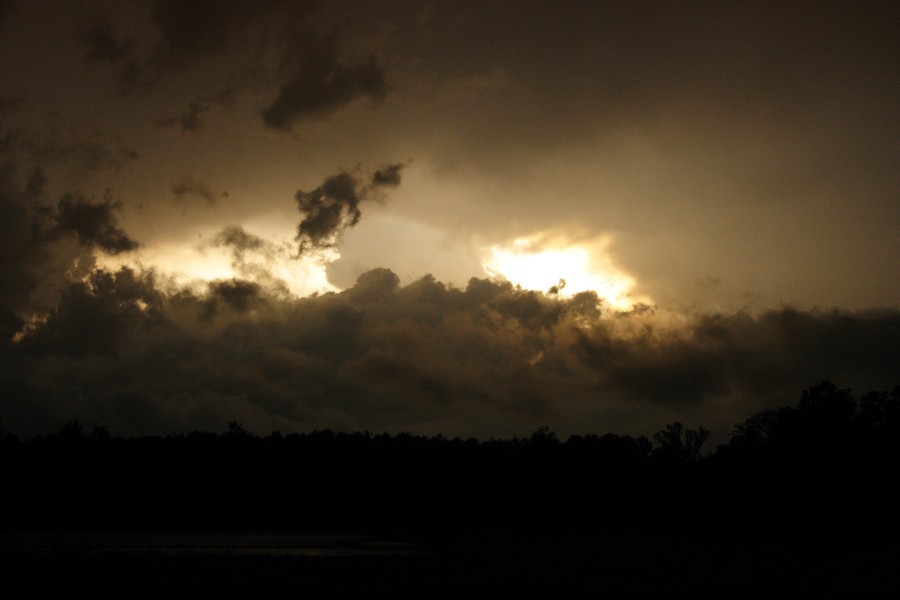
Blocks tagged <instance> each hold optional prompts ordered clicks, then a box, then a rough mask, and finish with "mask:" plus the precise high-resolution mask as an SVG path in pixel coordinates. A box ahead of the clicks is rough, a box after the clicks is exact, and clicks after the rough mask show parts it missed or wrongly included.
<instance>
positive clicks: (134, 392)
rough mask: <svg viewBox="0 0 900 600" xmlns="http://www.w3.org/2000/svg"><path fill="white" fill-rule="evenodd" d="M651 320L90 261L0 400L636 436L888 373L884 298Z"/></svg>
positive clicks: (428, 280)
mask: <svg viewBox="0 0 900 600" xmlns="http://www.w3.org/2000/svg"><path fill="white" fill-rule="evenodd" d="M655 319H657V317H654V316H653V315H652V314H650V313H647V312H643V313H638V312H633V313H627V314H625V313H616V312H614V311H611V310H610V309H609V307H605V306H604V305H603V304H602V303H601V301H600V300H599V299H598V297H597V295H596V294H595V293H591V292H584V293H582V294H578V295H576V296H575V297H573V298H570V299H565V298H560V297H558V296H551V295H547V294H543V293H541V292H534V291H528V290H522V289H518V288H516V287H514V286H512V285H511V284H509V283H504V282H495V281H490V280H485V279H472V280H471V281H470V282H469V284H468V285H467V286H466V287H465V288H455V287H453V286H448V285H445V284H443V283H441V282H439V281H437V280H435V279H434V278H433V277H424V278H422V279H420V280H418V281H415V282H412V283H410V284H408V285H401V284H400V281H399V278H398V277H397V276H396V275H395V274H394V273H392V272H391V271H389V270H387V269H376V270H373V271H370V272H367V273H364V274H363V275H362V276H360V278H359V280H358V281H357V283H356V285H355V286H353V287H352V288H350V289H348V290H346V291H344V292H341V293H331V294H324V295H318V296H312V297H308V298H291V297H285V296H279V295H271V294H269V293H268V292H267V290H266V289H265V288H263V287H261V286H258V285H256V284H254V283H252V282H247V281H242V280H239V279H230V280H222V281H216V282H212V283H210V285H209V286H208V288H207V289H206V290H205V291H197V290H187V289H180V290H172V289H165V290H164V289H163V286H161V285H160V284H158V283H157V281H156V279H155V277H154V275H153V274H152V273H139V272H135V271H133V270H128V269H124V270H120V271H118V272H106V271H96V272H94V273H93V274H92V275H91V277H90V278H88V279H86V280H84V281H79V282H73V283H72V284H71V285H70V287H69V288H68V289H67V290H66V292H65V293H64V294H63V297H62V300H61V301H60V303H59V304H58V306H57V307H56V308H55V309H53V310H52V311H50V312H49V313H48V314H47V315H46V317H45V319H44V320H43V321H42V322H40V323H38V324H36V325H35V326H34V327H33V328H32V329H31V330H30V332H29V333H28V335H26V336H24V337H21V338H20V339H19V340H18V341H16V342H10V341H4V353H5V355H6V356H8V357H11V358H12V359H13V360H14V363H11V364H15V368H12V369H10V370H8V371H7V375H6V377H5V379H4V380H3V382H2V385H3V394H2V400H0V416H2V418H3V419H4V423H5V424H8V427H9V428H10V429H11V430H14V431H15V430H16V429H19V430H21V431H42V430H50V429H56V428H58V427H59V425H60V423H62V422H65V421H66V420H68V419H72V418H77V419H80V420H82V421H84V422H89V423H90V422H101V423H104V424H106V425H108V426H110V427H112V428H114V429H115V430H116V431H117V432H121V433H123V434H126V433H137V432H140V433H149V432H157V433H158V432H165V431H173V430H183V429H187V428H200V429H204V428H205V429H210V428H212V429H219V428H222V427H223V426H224V425H225V424H226V423H227V422H228V421H229V420H238V421H240V422H242V423H244V424H245V425H247V426H248V427H250V428H251V429H254V430H259V431H267V430H272V429H280V430H311V429H316V428H325V427H329V428H333V429H340V430H362V429H369V430H375V431H379V430H388V431H395V432H396V431H414V432H419V433H432V434H433V433H438V432H441V433H445V434H452V435H479V436H485V437H486V436H490V435H513V434H523V433H527V432H528V431H532V430H533V429H534V428H535V427H537V426H538V425H541V424H548V425H550V426H551V427H553V428H554V429H555V430H557V431H560V432H561V433H564V434H565V433H585V432H587V431H592V432H603V431H610V430H612V431H623V430H624V431H631V432H637V433H648V432H652V431H655V430H657V429H659V428H660V427H661V426H662V425H663V424H664V423H665V422H670V421H672V420H676V419H677V420H681V421H691V422H698V421H699V422H702V423H704V424H706V425H707V426H711V427H712V428H713V429H714V430H716V429H718V430H720V431H719V433H721V434H723V435H724V434H726V433H727V428H729V427H730V426H731V425H732V424H733V423H735V422H737V421H739V420H741V419H743V418H746V417H747V416H748V415H750V414H753V413H754V412H756V411H758V410H762V409H765V408H771V407H773V406H779V405H781V404H784V403H785V402H791V401H794V400H795V398H794V396H795V395H796V394H797V391H798V390H800V389H803V387H804V386H808V385H810V383H809V382H810V381H812V382H815V381H818V380H822V379H825V378H833V379H836V380H839V381H842V382H845V384H846V385H849V386H857V387H860V388H865V390H868V389H871V388H879V389H888V388H889V387H890V386H891V385H893V383H894V382H895V381H896V379H897V376H898V373H897V368H896V365H897V360H896V359H897V357H898V348H897V345H896V340H897V339H900V314H898V313H897V311H894V310H886V311H881V312H867V313H851V312H838V311H834V312H817V311H800V310H795V309H789V308H783V309H779V310H772V311H768V312H764V313H761V314H757V315H751V314H747V313H742V312H738V313H732V314H718V315H711V314H707V315H695V316H693V317H691V318H690V319H689V320H688V321H684V322H681V323H680V324H678V325H672V324H671V323H667V322H664V321H657V320H655ZM860 391H864V390H862V389H861V390H860ZM722 429H725V430H724V431H721V430H722Z"/></svg>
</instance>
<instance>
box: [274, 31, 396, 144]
mask: <svg viewBox="0 0 900 600" xmlns="http://www.w3.org/2000/svg"><path fill="white" fill-rule="evenodd" d="M332 46H333V43H331V42H329V41H325V42H322V43H321V44H318V45H316V44H306V45H304V47H303V49H302V50H303V52H301V53H300V55H299V56H298V57H297V58H298V59H300V61H301V62H300V66H299V67H298V68H297V70H296V71H295V72H294V73H293V74H292V75H291V76H290V77H289V79H288V80H287V81H285V82H284V83H282V84H281V87H280V88H279V90H278V95H277V96H276V97H275V99H274V100H273V101H272V103H271V104H270V105H269V106H267V107H266V108H265V109H263V111H262V116H263V121H265V123H266V125H268V126H269V127H272V128H274V129H283V130H289V129H290V128H291V125H292V124H294V123H295V122H297V121H300V120H302V119H304V118H309V117H321V116H325V115H328V114H330V113H332V112H334V111H335V110H336V109H338V108H340V107H341V106H343V105H345V104H348V103H350V102H352V101H354V100H356V99H358V98H365V97H368V98H369V100H370V101H371V102H372V103H373V105H375V104H379V103H381V102H383V101H384V99H385V97H386V96H387V82H386V80H385V75H384V70H383V69H382V68H381V67H380V66H379V65H378V63H377V62H376V60H375V57H374V56H372V57H370V58H369V59H368V60H366V61H364V62H359V63H354V64H350V65H345V64H342V63H341V62H339V60H338V58H337V55H336V54H335V51H334V49H333V47H332Z"/></svg>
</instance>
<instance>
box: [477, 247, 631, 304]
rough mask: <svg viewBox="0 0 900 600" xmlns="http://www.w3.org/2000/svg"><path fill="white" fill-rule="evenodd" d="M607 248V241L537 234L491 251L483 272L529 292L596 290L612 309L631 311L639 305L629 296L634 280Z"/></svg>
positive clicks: (569, 294) (567, 294) (566, 292)
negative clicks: (575, 240)
mask: <svg viewBox="0 0 900 600" xmlns="http://www.w3.org/2000/svg"><path fill="white" fill-rule="evenodd" d="M607 246H608V240H607V239H605V238H601V239H599V240H595V241H593V242H589V243H581V244H571V245H569V244H566V243H565V240H553V239H547V237H546V236H544V235H534V236H530V237H525V238H519V239H516V240H514V241H513V242H512V243H511V244H500V245H495V246H491V247H490V248H488V249H487V252H486V259H485V261H484V270H485V271H486V272H487V273H488V274H489V275H490V276H492V277H497V278H503V279H506V280H508V281H510V282H511V283H513V284H516V285H520V286H522V287H523V288H525V289H529V290H540V291H543V292H546V291H548V290H550V289H551V288H553V287H554V286H555V287H556V288H557V290H558V293H559V294H560V295H563V296H571V295H573V294H577V293H578V292H584V291H588V290H593V291H595V292H597V295H598V296H600V298H602V299H604V300H605V301H606V303H607V304H608V305H609V306H611V307H612V308H614V309H616V310H630V309H631V308H633V307H634V305H635V303H637V302H638V299H636V298H634V297H632V295H631V294H630V293H629V292H630V290H631V288H632V287H633V285H634V279H632V278H631V277H629V276H628V275H626V274H625V273H622V272H621V271H619V270H618V269H616V268H615V267H614V266H613V265H612V263H611V261H610V259H609V257H608V256H607V254H606V253H605V249H606V247H607ZM562 282H565V284H564V285H561V284H562Z"/></svg>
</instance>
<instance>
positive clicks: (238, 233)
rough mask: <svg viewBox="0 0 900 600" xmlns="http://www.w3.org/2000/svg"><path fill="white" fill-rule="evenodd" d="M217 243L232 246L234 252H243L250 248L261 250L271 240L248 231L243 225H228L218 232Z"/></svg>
mask: <svg viewBox="0 0 900 600" xmlns="http://www.w3.org/2000/svg"><path fill="white" fill-rule="evenodd" d="M214 243H215V245H217V246H225V247H229V248H231V249H232V250H233V251H234V252H237V253H239V254H243V253H244V252H246V251H248V250H261V249H263V248H265V247H266V246H268V245H269V242H267V241H266V240H264V239H262V238H261V237H259V236H258V235H253V234H252V233H248V232H247V231H246V230H245V229H244V228H243V227H240V226H231V227H226V228H225V229H223V230H222V231H220V232H219V233H217V234H216V237H215V240H214Z"/></svg>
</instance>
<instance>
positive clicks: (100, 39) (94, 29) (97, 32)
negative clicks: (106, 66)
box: [81, 19, 134, 64]
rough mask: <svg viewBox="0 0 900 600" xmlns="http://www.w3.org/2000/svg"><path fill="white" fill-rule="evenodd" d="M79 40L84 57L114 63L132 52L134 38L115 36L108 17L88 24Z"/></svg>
mask: <svg viewBox="0 0 900 600" xmlns="http://www.w3.org/2000/svg"><path fill="white" fill-rule="evenodd" d="M81 42H82V43H83V44H84V47H85V58H86V59H87V60H88V61H90V62H98V63H112V64H116V63H121V62H124V61H126V60H128V59H129V58H131V57H132V56H133V54H134V40H131V39H129V38H120V37H119V36H117V35H116V33H115V32H114V31H113V28H112V24H111V23H110V21H109V20H108V19H105V20H101V21H96V22H94V23H91V24H90V25H88V26H87V28H86V29H85V31H84V33H83V34H82V36H81Z"/></svg>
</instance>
